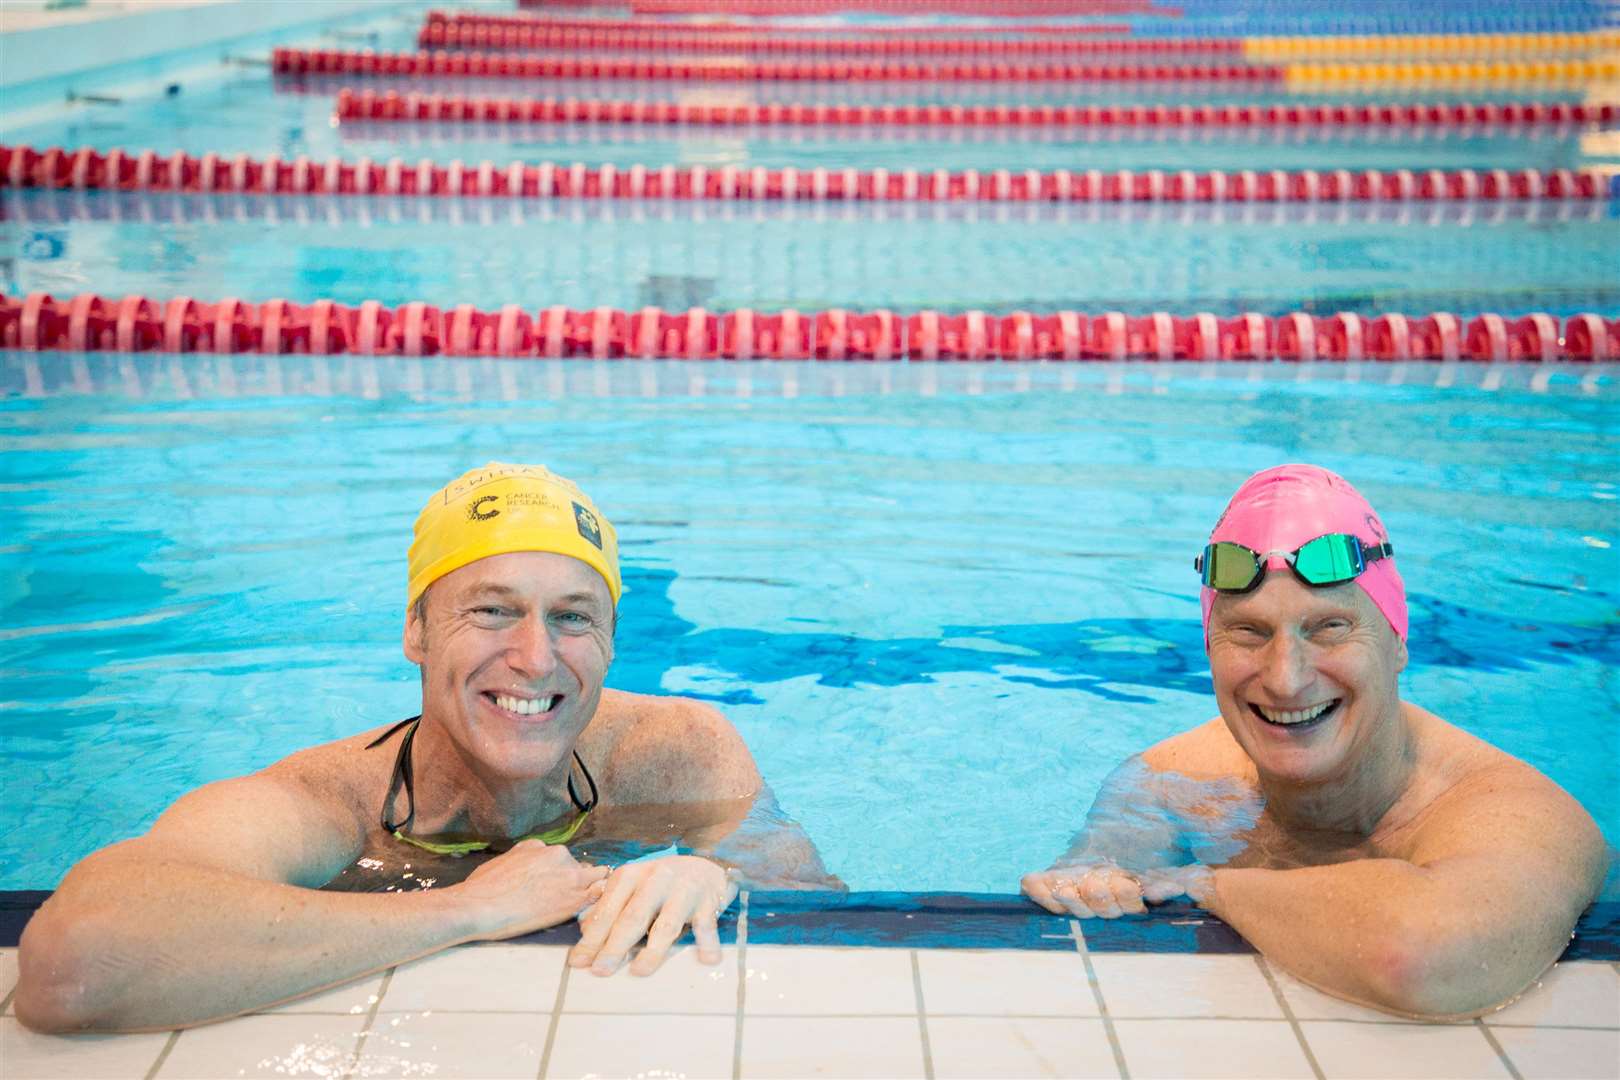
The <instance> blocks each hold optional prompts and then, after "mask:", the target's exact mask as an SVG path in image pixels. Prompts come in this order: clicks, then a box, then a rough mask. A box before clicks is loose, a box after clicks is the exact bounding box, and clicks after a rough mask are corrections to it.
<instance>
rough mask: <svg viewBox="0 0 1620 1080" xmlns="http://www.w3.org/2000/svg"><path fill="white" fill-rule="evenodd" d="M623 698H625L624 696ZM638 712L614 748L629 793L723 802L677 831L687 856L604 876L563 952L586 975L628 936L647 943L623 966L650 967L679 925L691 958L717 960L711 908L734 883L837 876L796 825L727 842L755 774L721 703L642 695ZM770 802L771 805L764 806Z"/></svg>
mask: <svg viewBox="0 0 1620 1080" xmlns="http://www.w3.org/2000/svg"><path fill="white" fill-rule="evenodd" d="M624 697H625V699H627V700H631V701H632V703H633V704H635V703H634V700H633V699H632V696H631V695H624ZM639 708H640V709H641V710H643V711H642V714H641V716H640V717H639V718H638V720H637V721H636V723H635V724H634V725H633V726H632V728H631V730H629V731H628V732H626V734H625V735H624V736H623V739H622V742H621V743H620V745H619V746H618V747H617V748H616V749H615V758H616V762H615V771H616V773H618V774H619V775H621V776H623V777H624V780H625V783H626V786H627V787H628V788H629V789H631V790H634V791H636V792H638V793H639V794H638V801H643V800H644V801H645V802H647V803H650V804H660V803H689V804H707V806H709V807H716V806H727V805H729V807H730V810H729V811H727V812H722V813H719V814H718V815H716V817H717V818H718V820H715V821H712V822H711V823H708V824H704V825H701V826H699V827H696V828H690V829H688V830H686V832H685V833H684V834H683V835H682V836H681V837H680V841H681V846H682V847H684V848H686V849H688V850H690V851H692V852H694V854H692V855H674V856H670V857H667V858H661V859H653V860H649V861H646V862H635V863H629V864H627V865H625V866H621V867H619V868H618V869H617V870H615V871H614V872H613V874H612V876H611V877H609V879H608V883H607V888H606V891H605V893H604V894H603V897H602V900H601V901H600V902H599V903H598V904H596V905H595V906H594V907H592V909H591V911H590V912H589V913H588V914H587V915H586V916H584V917H583V918H581V920H580V934H581V936H580V941H579V944H578V945H576V946H574V948H573V950H572V951H571V952H570V953H569V957H568V962H569V963H570V964H571V965H573V966H574V967H579V968H585V967H588V968H590V969H591V971H592V973H593V974H597V975H608V974H611V973H612V972H614V971H616V970H617V969H618V968H619V967H620V966H621V965H622V964H623V963H624V960H625V957H626V956H628V955H629V953H630V950H631V949H632V948H633V947H634V946H635V945H636V943H637V942H639V941H641V940H642V939H643V938H645V939H646V946H645V947H644V948H643V949H642V950H641V953H640V954H639V955H638V956H637V957H636V959H635V962H634V963H633V964H632V965H631V968H630V970H631V973H632V974H635V975H650V974H652V972H654V971H656V970H657V969H658V966H659V965H660V964H662V963H663V961H664V957H665V956H666V955H667V954H668V952H669V949H670V947H671V946H672V945H673V944H674V943H675V941H676V940H677V939H678V938H679V937H680V935H681V933H682V931H684V930H685V929H686V927H687V926H691V928H692V936H693V938H694V939H695V940H696V942H697V950H698V959H699V960H701V961H702V962H704V963H707V964H713V963H719V961H720V935H719V928H718V924H719V917H720V913H721V912H722V911H724V910H725V909H726V908H727V907H729V906H730V905H731V902H732V901H733V900H734V899H736V897H737V890H738V885H739V883H740V882H742V881H748V882H750V883H753V882H759V883H762V884H770V885H775V886H777V887H781V883H782V882H783V881H785V880H789V881H795V882H800V881H802V880H803V878H804V877H805V876H807V875H809V876H811V877H815V876H816V875H818V874H819V878H817V879H816V880H818V882H826V883H827V887H839V886H840V885H841V884H842V883H840V882H838V881H837V879H836V878H831V877H830V876H829V875H827V874H826V871H825V869H824V868H823V867H822V865H821V857H820V855H819V854H817V853H816V850H815V846H814V845H813V844H811V843H810V838H809V837H808V836H806V835H805V834H804V830H803V829H801V828H799V826H798V825H797V823H794V822H792V821H791V819H788V818H786V817H785V815H781V814H780V812H779V811H778V812H777V820H778V821H779V822H785V823H786V825H785V826H784V827H783V828H781V829H779V830H776V835H774V836H769V837H767V836H766V835H765V833H764V832H763V831H761V832H760V833H758V834H757V835H754V836H752V837H750V838H749V840H748V842H746V843H744V842H736V843H728V840H730V839H731V838H732V837H734V836H735V835H736V834H737V833H738V832H739V826H741V825H743V824H744V823H746V822H747V821H749V820H750V817H751V815H752V808H753V807H755V806H757V805H759V799H760V796H761V794H762V792H763V791H764V781H763V780H762V779H761V778H760V775H759V768H758V766H756V765H755V764H754V757H753V755H752V754H750V753H749V752H748V747H747V745H746V744H745V743H744V742H743V740H742V736H741V735H740V734H738V732H737V729H736V728H735V727H733V726H732V724H731V722H730V721H729V720H727V719H726V718H725V717H724V716H723V715H721V713H720V711H719V710H717V709H715V708H713V707H712V706H710V705H706V704H703V703H702V702H698V701H693V700H691V699H688V698H651V699H649V698H641V699H639ZM773 805H774V804H773Z"/></svg>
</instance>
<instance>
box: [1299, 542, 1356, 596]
mask: <svg viewBox="0 0 1620 1080" xmlns="http://www.w3.org/2000/svg"><path fill="white" fill-rule="evenodd" d="M1363 569H1365V566H1364V564H1363V563H1362V561H1361V542H1360V541H1359V540H1357V539H1356V538H1355V537H1353V536H1345V535H1342V534H1333V535H1329V536H1318V537H1317V538H1316V539H1315V540H1312V541H1311V542H1310V543H1308V544H1306V545H1305V546H1304V547H1302V548H1300V549H1299V551H1298V552H1296V553H1295V556H1294V570H1295V571H1296V572H1297V573H1298V574H1299V576H1300V577H1302V578H1304V579H1305V580H1306V581H1308V582H1309V583H1311V584H1312V585H1337V584H1339V583H1340V582H1342V581H1351V580H1353V579H1354V578H1355V577H1356V576H1357V575H1358V574H1360V573H1361V571H1362V570H1363Z"/></svg>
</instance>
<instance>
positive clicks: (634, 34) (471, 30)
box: [416, 18, 1245, 57]
mask: <svg viewBox="0 0 1620 1080" xmlns="http://www.w3.org/2000/svg"><path fill="white" fill-rule="evenodd" d="M416 45H417V48H419V49H506V50H517V49H576V50H583V49H603V50H619V51H640V52H660V53H714V52H727V51H747V52H750V53H761V54H765V55H782V56H801V55H810V56H822V55H849V54H858V55H864V56H883V57H890V56H930V57H934V56H948V57H956V56H998V57H1041V56H1088V57H1096V56H1103V57H1126V56H1141V55H1150V56H1229V57H1242V56H1243V54H1244V51H1245V44H1244V42H1243V41H1241V40H1239V39H1237V38H1203V39H1200V38H1125V39H1118V38H1097V39H1090V38H1079V39H1066V38H1057V37H1038V38H1028V39H1018V40H1010V39H1006V38H974V37H917V38H899V37H881V38H870V37H862V38H852V37H822V38H801V37H789V36H782V35H778V34H776V33H774V32H772V31H770V30H763V29H762V30H741V31H734V30H727V31H715V30H687V29H684V28H681V29H677V28H663V27H659V28H653V27H645V26H643V27H640V28H638V29H635V30H601V29H596V28H589V29H585V28H579V27H573V26H567V27H554V26H547V27H527V26H513V25H511V24H509V23H487V22H485V21H483V20H482V19H477V20H476V21H475V20H473V19H471V18H468V19H460V18H458V19H457V20H456V21H454V22H428V23H426V24H424V25H423V27H422V29H421V31H420V32H419V33H418V34H417V38H416Z"/></svg>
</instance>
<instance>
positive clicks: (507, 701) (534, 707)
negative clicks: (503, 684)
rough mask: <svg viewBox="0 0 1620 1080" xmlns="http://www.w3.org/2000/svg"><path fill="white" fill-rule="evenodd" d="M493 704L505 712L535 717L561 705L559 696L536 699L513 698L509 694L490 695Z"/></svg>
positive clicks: (553, 695) (560, 696)
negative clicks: (493, 701) (493, 700)
mask: <svg viewBox="0 0 1620 1080" xmlns="http://www.w3.org/2000/svg"><path fill="white" fill-rule="evenodd" d="M490 696H491V697H493V698H494V699H495V704H496V705H497V706H499V707H500V708H502V709H505V710H506V711H507V712H513V713H517V714H518V715H519V716H535V715H537V714H539V713H547V712H550V711H551V710H552V709H555V708H556V707H557V706H558V705H561V704H562V698H563V696H562V695H561V694H547V695H546V696H544V697H538V698H522V697H513V696H512V695H510V694H492V695H490Z"/></svg>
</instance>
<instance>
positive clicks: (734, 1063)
mask: <svg viewBox="0 0 1620 1080" xmlns="http://www.w3.org/2000/svg"><path fill="white" fill-rule="evenodd" d="M748 892H749V890H747V889H743V890H741V891H740V892H738V893H737V1023H736V1029H735V1030H734V1031H733V1032H732V1035H731V1080H742V1030H743V1005H744V1004H745V1003H746V1002H747V1000H748Z"/></svg>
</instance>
